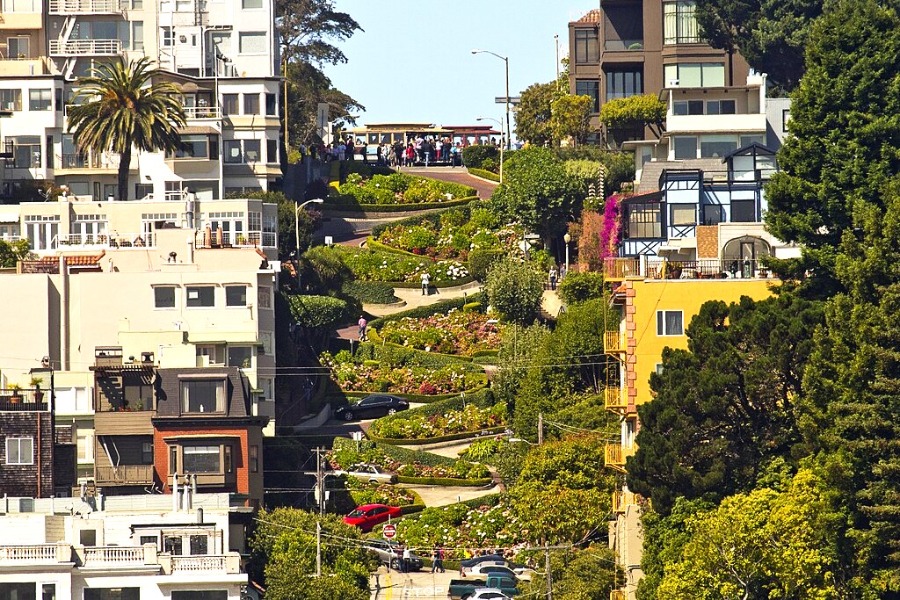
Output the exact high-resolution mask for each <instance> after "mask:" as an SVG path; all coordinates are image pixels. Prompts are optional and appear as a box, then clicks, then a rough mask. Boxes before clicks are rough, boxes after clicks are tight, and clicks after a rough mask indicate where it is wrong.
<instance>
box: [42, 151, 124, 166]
mask: <svg viewBox="0 0 900 600" xmlns="http://www.w3.org/2000/svg"><path fill="white" fill-rule="evenodd" d="M56 160H57V164H58V165H59V167H58V168H59V169H112V170H118V168H119V161H120V160H121V157H120V156H119V155H118V154H113V153H107V154H103V155H100V156H96V155H92V154H78V153H75V154H62V155H59V154H57V155H56Z"/></svg>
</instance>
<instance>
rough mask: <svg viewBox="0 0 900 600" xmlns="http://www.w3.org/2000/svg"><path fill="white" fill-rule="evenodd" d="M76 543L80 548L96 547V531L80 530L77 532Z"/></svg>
mask: <svg viewBox="0 0 900 600" xmlns="http://www.w3.org/2000/svg"><path fill="white" fill-rule="evenodd" d="M78 542H79V543H80V544H81V545H82V546H96V545H97V530H96V529H82V530H81V531H79V532H78Z"/></svg>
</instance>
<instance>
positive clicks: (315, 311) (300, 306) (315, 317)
mask: <svg viewBox="0 0 900 600" xmlns="http://www.w3.org/2000/svg"><path fill="white" fill-rule="evenodd" d="M286 298H287V301H288V304H289V305H290V307H291V316H292V317H293V318H294V320H295V321H297V323H299V324H300V326H301V327H307V328H310V329H315V328H325V327H331V326H333V325H335V324H337V323H340V322H341V321H342V320H343V319H345V318H346V317H347V308H348V306H347V302H345V301H344V300H341V299H339V298H332V297H331V296H309V295H305V294H304V295H296V296H286Z"/></svg>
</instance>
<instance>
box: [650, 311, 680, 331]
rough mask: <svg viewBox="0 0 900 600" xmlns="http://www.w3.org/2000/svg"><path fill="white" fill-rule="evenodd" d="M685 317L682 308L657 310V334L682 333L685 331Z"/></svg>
mask: <svg viewBox="0 0 900 600" xmlns="http://www.w3.org/2000/svg"><path fill="white" fill-rule="evenodd" d="M683 318H684V315H683V313H682V312H681V311H680V310H658V311H656V335H660V336H667V335H682V334H683V333H684V325H683V324H682V320H683Z"/></svg>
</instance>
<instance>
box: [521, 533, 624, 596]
mask: <svg viewBox="0 0 900 600" xmlns="http://www.w3.org/2000/svg"><path fill="white" fill-rule="evenodd" d="M535 559H536V561H537V562H538V563H539V565H541V566H542V565H543V564H544V563H543V562H542V557H540V556H539V555H538V556H535ZM550 573H551V575H552V576H553V578H552V580H551V589H552V590H553V598H554V599H557V600H607V599H608V598H609V593H610V592H611V591H612V590H614V589H616V588H617V585H616V582H617V577H618V572H617V569H616V566H615V554H614V553H613V551H612V550H610V549H609V548H606V547H603V546H601V545H593V546H589V547H587V548H585V549H583V550H581V549H573V550H565V551H554V552H551V554H550ZM619 579H620V578H619ZM521 591H522V596H523V597H525V598H543V597H545V596H546V593H547V579H546V575H544V573H543V568H541V572H539V573H538V574H537V575H535V576H534V577H533V578H532V579H531V581H528V582H525V583H523V584H522V590H521Z"/></svg>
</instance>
